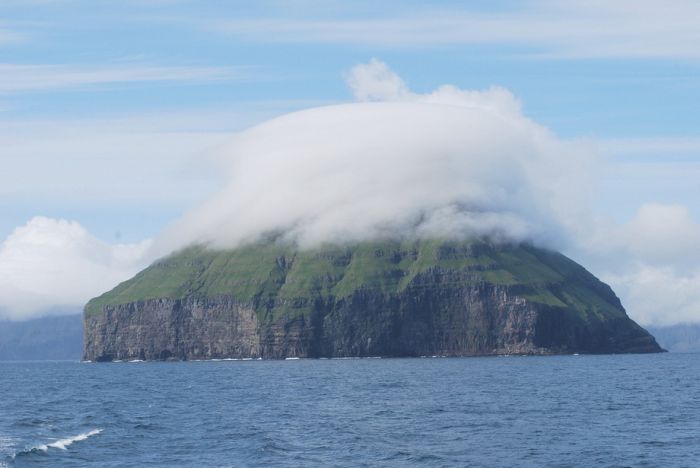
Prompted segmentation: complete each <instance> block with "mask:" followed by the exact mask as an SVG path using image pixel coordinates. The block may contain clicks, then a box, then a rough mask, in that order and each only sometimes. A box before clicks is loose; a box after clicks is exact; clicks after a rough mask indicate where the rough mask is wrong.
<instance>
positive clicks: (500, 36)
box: [0, 0, 700, 243]
mask: <svg viewBox="0 0 700 468" xmlns="http://www.w3.org/2000/svg"><path fill="white" fill-rule="evenodd" d="M613 3H614V4H613ZM698 17H700V5H698V4H697V3H696V2H692V1H669V2H650V1H634V2H633V1H619V2H603V1H571V2H554V1H523V2H509V1H504V2H419V1H411V2H406V1H401V2H398V1H386V2H369V1H367V2H363V1H360V2H339V1H329V2H316V1H310V0H308V1H305V0H299V1H294V0H292V1H259V2H227V1H199V2H194V1H186V0H182V1H177V0H142V1H137V0H132V1H123V2H107V1H90V0H82V1H81V0H74V1H69V0H65V1H62V0H43V1H42V0H36V1H32V0H25V1H19V0H18V1H13V0H5V1H2V0H0V162H1V163H2V169H0V213H2V216H0V241H1V240H2V239H5V238H7V237H8V236H10V235H11V233H12V232H13V231H14V230H15V229H16V228H18V227H20V226H23V225H25V224H26V223H27V222H28V221H29V220H30V219H32V218H33V217H35V216H45V217H48V218H52V219H66V220H72V221H76V222H78V223H79V224H80V225H81V226H83V227H84V228H85V229H86V230H87V231H88V232H90V233H91V235H94V236H95V237H96V238H98V239H101V240H102V241H104V242H107V243H115V242H139V241H141V240H143V239H145V238H150V237H153V236H155V235H157V234H158V233H159V232H160V231H162V230H163V229H164V228H165V227H166V226H167V225H168V224H169V223H171V222H173V221H174V220H176V219H178V218H179V217H180V216H181V215H182V213H183V212H184V211H186V210H187V209H189V208H191V207H193V206H195V205H197V204H198V203H200V202H201V201H202V200H204V199H206V198H207V196H209V195H210V194H212V193H214V192H216V191H217V190H218V189H219V188H220V186H221V184H222V180H221V179H220V178H219V176H218V174H217V172H216V169H215V168H214V166H213V165H212V164H211V157H210V155H211V153H212V152H213V151H214V150H215V149H216V148H217V147H218V146H219V145H221V144H222V143H224V142H226V141H227V140H228V138H229V137H230V135H231V134H232V133H234V132H235V131H238V130H241V129H244V128H246V127H249V126H251V125H253V124H255V123H258V122H261V121H264V120H266V119H268V118H270V117H273V116H276V115H280V114H284V113H286V112H289V111H294V110H300V109H304V108H308V107H314V106H319V105H326V104H333V103H340V102H347V101H352V100H353V95H352V92H351V90H350V89H348V87H347V86H346V84H345V80H344V76H346V74H347V73H348V71H349V70H350V69H351V68H352V67H353V66H355V65H356V64H358V63H365V62H367V61H369V60H370V59H372V58H378V59H380V60H381V61H383V62H384V63H386V64H387V65H388V66H389V67H391V69H392V70H393V71H394V72H395V73H396V74H397V75H399V76H400V77H401V78H402V79H403V80H404V81H405V82H406V83H407V84H408V85H409V86H410V88H411V89H412V90H413V91H415V92H417V93H424V92H428V91H430V90H433V89H435V88H437V87H438V86H440V85H442V84H452V85H455V86H457V87H459V88H462V89H484V88H487V87H489V86H491V85H498V86H502V87H504V88H507V89H508V90H510V91H511V92H512V93H513V94H514V95H515V96H516V97H517V98H518V99H519V100H520V101H521V102H522V106H523V112H524V114H525V115H526V116H528V117H530V118H531V119H533V120H534V121H536V122H538V123H539V124H541V125H543V126H545V127H547V128H549V129H550V130H551V131H553V132H554V133H555V134H556V135H558V136H559V137H561V138H565V139H582V140H584V141H587V142H588V144H590V145H591V146H592V147H594V148H595V151H596V152H597V153H598V154H599V155H600V156H601V157H602V158H604V160H605V161H606V162H607V168H608V170H607V171H605V172H604V173H602V174H600V180H599V185H598V186H597V187H596V188H595V190H596V194H597V195H596V197H595V204H596V209H597V211H598V212H599V213H600V214H601V216H607V217H610V218H611V219H612V220H614V221H615V222H617V223H625V222H628V221H630V220H632V219H634V218H635V216H636V215H637V214H638V210H639V208H640V206H642V205H644V204H649V203H657V204H666V205H674V206H681V207H683V208H684V209H686V210H687V213H688V216H689V217H690V220H691V221H692V222H694V223H697V222H700V201H699V200H700V118H699V117H698V108H699V107H700V48H698V47H697V44H698V43H700V29H698V28H697V18H698Z"/></svg>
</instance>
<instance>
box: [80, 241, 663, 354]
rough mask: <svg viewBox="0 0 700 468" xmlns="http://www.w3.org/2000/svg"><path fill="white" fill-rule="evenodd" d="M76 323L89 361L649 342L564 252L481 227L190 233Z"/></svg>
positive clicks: (579, 347) (654, 347)
mask: <svg viewBox="0 0 700 468" xmlns="http://www.w3.org/2000/svg"><path fill="white" fill-rule="evenodd" d="M84 323H85V329H86V342H85V355H84V356H85V359H89V360H93V361H105V360H128V359H184V360H188V359H211V358H257V357H262V358H272V359H279V358H285V357H343V356H422V355H427V356H430V355H449V356H462V355H495V354H558V353H624V352H658V351H660V350H661V349H660V348H659V346H658V344H657V343H656V341H654V338H653V337H652V336H651V335H649V334H648V333H647V332H646V331H645V330H644V329H643V328H642V327H640V326H639V325H637V324H636V323H635V322H634V321H632V320H631V319H630V318H629V317H628V316H627V314H626V313H625V310H624V309H623V308H622V305H621V304H620V300H619V299H618V298H617V296H615V294H614V293H613V291H612V290H611V289H610V287H609V286H607V285H606V284H604V283H602V282H601V281H599V280H598V279H597V278H595V277H594V276H593V275H592V274H590V273H589V272H588V271H586V270H585V269H584V268H583V267H581V266H580V265H578V264H577V263H575V262H574V261H572V260H570V259H568V258H566V257H565V256H563V255H561V254H559V253H556V252H552V251H548V250H544V249H540V248H536V247H533V246H531V245H525V244H519V245H513V244H499V243H492V242H489V241H486V240H471V241H464V242H453V241H445V240H421V241H404V242H399V241H385V242H364V243H359V244H354V245H326V246H324V247H321V248H317V249H314V250H300V249H297V248H295V247H294V246H290V245H279V244H276V243H274V242H268V243H260V244H255V245H249V246H245V247H241V248H238V249H234V250H218V251H217V250H207V249H205V248H203V247H191V248H188V249H185V250H183V251H180V252H177V253H175V254H173V255H171V256H169V257H167V258H165V259H162V260H160V261H158V262H156V263H154V264H153V265H151V266H150V267H148V268H146V269H145V270H144V271H142V272H140V273H139V274H137V275H136V276H135V277H134V278H132V279H131V280H128V281H126V282H124V283H122V284H120V285H119V286H117V287H116V288H114V289H113V290H112V291H110V292H108V293H106V294H104V295H102V296H100V297H98V298H95V299H93V300H91V301H90V302H89V303H88V304H87V305H86V307H85V322H84Z"/></svg>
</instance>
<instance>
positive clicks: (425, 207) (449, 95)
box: [159, 60, 595, 251]
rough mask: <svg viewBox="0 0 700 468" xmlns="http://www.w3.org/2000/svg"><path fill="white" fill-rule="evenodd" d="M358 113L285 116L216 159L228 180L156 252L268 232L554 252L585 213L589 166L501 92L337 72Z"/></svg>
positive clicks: (361, 70) (366, 70) (376, 69)
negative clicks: (499, 244) (421, 88)
mask: <svg viewBox="0 0 700 468" xmlns="http://www.w3.org/2000/svg"><path fill="white" fill-rule="evenodd" d="M348 81H349V83H350V85H351V86H352V87H353V89H354V91H355V93H356V95H357V96H358V97H359V98H362V99H365V98H366V99H374V100H376V99H384V100H385V101H384V102H369V103H357V104H346V105H340V106H327V107H321V108H315V109H309V110H306V111H302V112H297V113H293V114H288V115H285V116H282V117H279V118H276V119H273V120H271V121H268V122H266V123H263V124H261V125H258V126H257V127H253V128H251V129H249V130H247V131H245V132H243V133H241V134H239V135H238V136H237V137H236V138H234V140H233V142H232V143H231V144H230V145H229V146H228V147H226V148H225V149H223V150H222V161H223V163H224V165H225V166H226V167H227V170H228V174H229V182H228V184H227V186H226V187H225V188H224V190H222V191H221V192H220V193H219V194H217V195H215V196H214V197H212V198H211V199H210V200H208V202H206V203H205V204H204V205H203V206H202V207H200V208H198V209H195V210H194V211H192V212H191V213H190V214H189V215H187V216H185V217H184V218H183V219H182V220H181V221H180V222H179V223H177V224H176V225H175V226H174V227H173V228H172V229H170V230H169V231H168V232H167V233H166V234H165V235H164V236H163V238H162V239H161V241H160V242H159V246H160V247H161V248H162V249H163V251H167V250H168V249H170V248H174V247H177V246H180V245H183V244H187V243H190V242H211V243H213V244H215V245H225V246H231V245H236V244H237V243H239V242H245V241H247V240H253V239H255V238H257V237H258V236H260V235H261V234H264V233H266V232H271V231H284V232H286V234H287V236H289V237H291V238H294V239H295V240H298V241H299V242H301V243H302V244H304V245H309V244H317V243H320V242H333V241H339V240H341V241H342V240H360V239H365V238H368V237H376V236H382V235H392V236H397V235H398V236H435V235H443V236H465V235H491V236H495V237H503V238H508V239H517V240H523V239H530V240H533V241H535V242H538V243H543V244H548V245H551V244H555V245H561V244H562V243H564V242H565V241H566V240H565V236H564V234H563V233H564V232H566V231H567V230H568V229H569V228H570V225H573V224H576V223H580V222H581V217H582V216H585V205H583V204H582V203H581V202H582V197H581V195H580V194H582V193H586V190H582V189H581V188H582V187H586V188H587V187H589V184H590V182H591V181H590V177H589V175H590V173H591V171H590V170H589V169H588V166H589V165H594V164H595V163H594V162H593V158H591V157H590V154H589V153H588V152H587V151H586V148H584V147H581V146H580V145H579V144H577V143H572V142H564V141H561V140H559V139H557V138H556V137H555V136H553V135H552V134H551V133H550V132H549V131H548V130H547V129H545V128H543V127H541V126H539V125H537V124H536V123H535V122H533V121H531V120H529V119H527V118H526V117H524V116H523V115H522V113H521V111H520V104H519V102H518V101H517V99H515V98H514V97H513V95H512V94H510V93H509V92H508V91H507V90H505V89H502V88H491V89H487V90H483V91H469V90H460V89H458V88H455V87H452V86H442V87H440V88H438V89H437V90H436V91H434V92H432V93H428V94H416V93H412V92H410V91H409V90H408V88H407V87H406V85H405V84H404V83H403V81H402V80H401V79H400V78H399V77H398V76H396V75H395V74H394V73H393V72H391V70H389V69H388V68H387V67H386V65H384V64H383V63H381V62H379V61H376V60H375V61H372V62H370V63H369V64H367V65H360V66H358V67H356V68H354V69H353V70H352V71H351V72H350V73H349V74H348Z"/></svg>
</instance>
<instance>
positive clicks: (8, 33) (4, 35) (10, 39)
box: [0, 24, 25, 45]
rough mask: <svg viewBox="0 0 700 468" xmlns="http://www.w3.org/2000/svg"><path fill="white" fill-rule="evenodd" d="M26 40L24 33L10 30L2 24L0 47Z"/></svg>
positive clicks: (0, 28) (0, 27)
mask: <svg viewBox="0 0 700 468" xmlns="http://www.w3.org/2000/svg"><path fill="white" fill-rule="evenodd" d="M24 39H25V36H24V35H23V34H22V33H19V32H17V31H13V30H11V29H8V28H7V27H4V26H3V25H2V24H0V45H5V44H12V43H15V42H21V41H22V40H24Z"/></svg>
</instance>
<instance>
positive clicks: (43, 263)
mask: <svg viewBox="0 0 700 468" xmlns="http://www.w3.org/2000/svg"><path fill="white" fill-rule="evenodd" d="M149 245H150V241H148V240H147V241H143V242H141V243H138V244H118V245H109V244H106V243H104V242H101V241H99V240H98V239H96V238H94V237H93V236H91V235H90V234H89V233H88V232H87V231H86V230H85V229H84V228H83V227H82V226H81V225H80V224H78V223H77V222H74V221H73V222H71V221H65V220H58V219H50V218H44V217H35V218H33V219H32V220H30V221H29V222H28V223H27V224H26V225H24V226H21V227H18V228H17V229H15V231H14V232H13V233H12V234H11V235H10V236H9V237H8V238H7V239H5V241H4V242H3V243H2V244H0V319H11V320H23V319H28V318H32V317H35V316H39V315H43V314H45V313H47V310H56V309H63V310H65V309H66V308H70V307H74V308H80V307H82V305H84V304H85V302H86V301H87V300H88V299H90V298H91V297H93V296H95V295H98V294H100V293H102V292H104V291H106V290H108V289H111V288H112V287H114V286H115V285H116V284H117V283H119V282H121V281H124V280H126V279H128V278H129V277H130V276H132V275H133V274H134V273H136V272H137V271H138V270H139V269H141V268H143V267H144V266H145V265H146V264H147V258H146V253H147V251H148V247H149Z"/></svg>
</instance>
